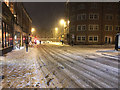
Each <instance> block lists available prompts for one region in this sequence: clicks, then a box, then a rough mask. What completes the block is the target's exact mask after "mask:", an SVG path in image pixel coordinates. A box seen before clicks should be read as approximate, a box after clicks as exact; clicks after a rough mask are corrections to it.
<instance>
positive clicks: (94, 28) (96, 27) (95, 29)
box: [89, 24, 99, 31]
mask: <svg viewBox="0 0 120 90" xmlns="http://www.w3.org/2000/svg"><path fill="white" fill-rule="evenodd" d="M89 30H90V31H97V30H99V25H94V24H91V25H89Z"/></svg>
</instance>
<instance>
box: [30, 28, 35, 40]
mask: <svg viewBox="0 0 120 90" xmlns="http://www.w3.org/2000/svg"><path fill="white" fill-rule="evenodd" d="M33 32H35V28H31V35H32V36H31V41H32V37H33Z"/></svg>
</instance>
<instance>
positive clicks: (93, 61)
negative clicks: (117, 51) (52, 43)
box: [54, 49, 119, 77]
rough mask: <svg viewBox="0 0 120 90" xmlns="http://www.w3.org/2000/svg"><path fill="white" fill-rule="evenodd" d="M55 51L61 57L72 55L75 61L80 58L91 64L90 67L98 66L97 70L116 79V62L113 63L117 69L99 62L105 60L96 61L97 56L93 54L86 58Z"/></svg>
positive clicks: (81, 55)
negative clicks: (59, 53)
mask: <svg viewBox="0 0 120 90" xmlns="http://www.w3.org/2000/svg"><path fill="white" fill-rule="evenodd" d="M54 50H55V49H54ZM55 51H56V52H58V51H60V52H62V53H61V54H62V55H65V54H66V56H68V57H71V55H72V56H74V58H75V59H76V60H77V59H79V58H82V59H84V60H85V61H86V62H85V63H91V65H92V64H94V65H96V66H94V65H92V67H95V68H97V67H98V66H99V67H101V68H98V69H100V70H102V71H103V72H106V73H109V74H111V75H112V76H115V77H118V64H119V62H117V61H115V62H116V67H117V68H115V67H112V66H110V65H108V64H105V63H101V62H99V61H100V60H101V61H103V62H104V61H105V58H103V59H100V60H99V61H97V60H96V59H98V57H97V56H98V55H94V54H93V56H92V54H90V56H88V55H83V54H80V53H79V54H75V53H72V52H67V51H63V50H59V49H56V50H55ZM63 53H64V54H63ZM95 56H96V57H95ZM92 57H93V58H92ZM107 59H108V58H107ZM77 61H78V62H80V61H79V60H77ZM109 61H110V60H109ZM107 63H112V62H107ZM112 64H113V63H112ZM88 65H90V64H88ZM111 67H112V68H111Z"/></svg>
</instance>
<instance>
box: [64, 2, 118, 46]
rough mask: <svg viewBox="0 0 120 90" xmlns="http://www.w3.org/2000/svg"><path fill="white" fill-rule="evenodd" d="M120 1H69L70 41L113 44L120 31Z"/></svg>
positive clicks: (68, 33) (67, 14)
mask: <svg viewBox="0 0 120 90" xmlns="http://www.w3.org/2000/svg"><path fill="white" fill-rule="evenodd" d="M119 7H120V6H119V2H77V3H75V2H74V3H73V2H68V3H66V20H70V23H69V26H68V27H67V29H66V32H67V34H66V37H67V40H68V42H69V43H71V41H73V42H74V44H113V43H115V36H116V34H117V33H119V32H120V11H119V10H120V8H119Z"/></svg>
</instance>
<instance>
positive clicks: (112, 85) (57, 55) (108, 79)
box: [47, 48, 115, 86]
mask: <svg viewBox="0 0 120 90" xmlns="http://www.w3.org/2000/svg"><path fill="white" fill-rule="evenodd" d="M49 49H50V48H49ZM52 50H53V49H52ZM47 51H48V48H47ZM50 52H51V51H50ZM59 53H60V52H59ZM54 54H56V55H57V56H59V55H58V54H57V53H56V52H54ZM64 55H65V54H64ZM62 58H63V57H62ZM64 59H65V58H64ZM73 59H74V58H73ZM105 78H107V77H105ZM109 79H110V78H109ZM109 79H108V80H109ZM107 82H108V83H109V81H107ZM114 83H115V82H114ZM114 83H113V84H114ZM109 84H111V82H110V83H109ZM112 86H113V85H112Z"/></svg>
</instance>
